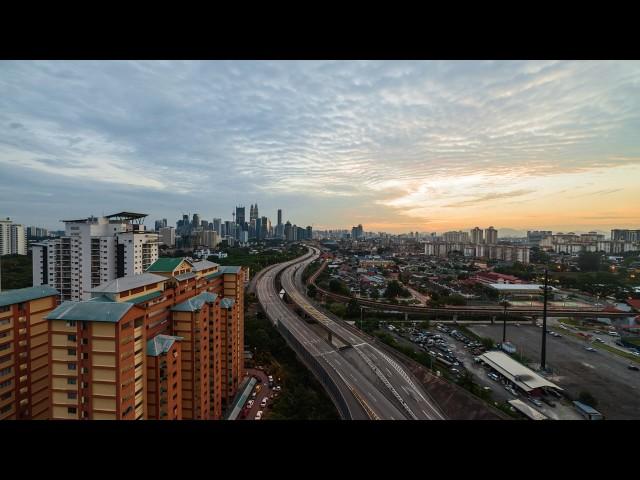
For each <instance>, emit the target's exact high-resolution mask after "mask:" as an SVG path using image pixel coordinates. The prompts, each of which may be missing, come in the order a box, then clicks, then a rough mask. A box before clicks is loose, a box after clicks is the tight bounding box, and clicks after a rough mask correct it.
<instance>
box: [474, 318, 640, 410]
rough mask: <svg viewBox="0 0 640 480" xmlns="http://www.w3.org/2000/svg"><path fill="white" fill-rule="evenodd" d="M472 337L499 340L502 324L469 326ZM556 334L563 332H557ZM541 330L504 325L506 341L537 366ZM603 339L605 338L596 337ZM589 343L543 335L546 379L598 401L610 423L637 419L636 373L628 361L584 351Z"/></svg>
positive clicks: (639, 387)
mask: <svg viewBox="0 0 640 480" xmlns="http://www.w3.org/2000/svg"><path fill="white" fill-rule="evenodd" d="M469 328H470V329H471V331H473V332H474V333H475V334H476V335H479V336H481V337H489V338H491V339H493V340H494V341H495V342H500V341H502V325H474V326H472V327H469ZM557 332H558V333H561V334H562V332H563V330H560V329H558V330H557ZM541 334H542V332H541V329H540V328H538V327H535V326H532V325H529V324H521V325H520V326H519V327H515V326H511V325H509V326H507V340H508V341H509V342H511V343H513V344H514V345H515V346H516V347H517V349H518V352H519V353H521V354H522V355H524V356H525V357H526V358H528V359H529V360H531V361H532V363H534V364H539V363H540V346H541ZM599 336H601V337H603V340H604V337H605V335H599ZM586 346H589V343H588V342H586V341H583V340H578V339H576V338H574V337H572V336H570V335H567V334H564V335H562V336H561V337H554V336H551V335H547V365H548V367H550V368H551V369H552V371H553V375H551V376H549V377H548V378H549V380H550V381H552V382H554V383H556V384H558V385H559V386H560V387H562V388H563V389H565V390H566V391H567V392H568V393H569V394H570V395H571V396H572V397H574V398H577V397H578V395H579V394H580V392H582V391H588V392H589V393H591V395H593V396H594V397H595V398H596V400H597V401H598V405H597V406H596V409H597V410H599V411H600V412H602V413H603V414H604V415H605V418H607V419H610V420H621V419H638V418H639V417H640V414H639V413H638V398H640V372H638V371H634V370H630V369H629V368H628V365H629V364H630V363H631V362H630V361H629V360H626V359H624V358H621V357H619V356H617V355H615V354H613V353H610V352H607V351H604V350H598V349H593V351H588V350H586V349H585V347H586Z"/></svg>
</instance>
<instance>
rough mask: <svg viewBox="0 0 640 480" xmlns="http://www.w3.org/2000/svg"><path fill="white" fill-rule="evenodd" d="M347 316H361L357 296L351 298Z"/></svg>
mask: <svg viewBox="0 0 640 480" xmlns="http://www.w3.org/2000/svg"><path fill="white" fill-rule="evenodd" d="M346 316H347V318H358V317H359V316H360V305H358V301H357V300H356V299H355V298H352V299H351V300H349V303H348V304H347V312H346Z"/></svg>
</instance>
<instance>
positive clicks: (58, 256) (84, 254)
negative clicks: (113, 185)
mask: <svg viewBox="0 0 640 480" xmlns="http://www.w3.org/2000/svg"><path fill="white" fill-rule="evenodd" d="M145 217H146V215H145V214H139V213H131V212H121V213H116V214H113V215H109V216H106V217H93V216H92V217H89V218H86V219H81V220H65V221H64V223H65V235H64V236H63V237H60V238H56V239H52V240H47V241H44V242H42V243H37V244H34V245H33V285H34V286H37V285H49V286H51V287H53V288H55V289H56V290H58V292H60V299H61V300H63V301H64V300H76V301H77V300H89V299H90V298H91V294H90V291H91V290H92V289H93V288H95V287H97V286H98V285H100V284H103V283H106V282H109V281H111V280H114V279H116V278H120V277H124V276H126V275H135V274H141V273H143V272H144V271H145V270H146V269H147V267H149V265H151V264H152V263H153V262H155V261H156V260H157V259H158V234H157V233H147V232H146V231H145V228H144V225H143V224H142V220H143V219H144V218H145Z"/></svg>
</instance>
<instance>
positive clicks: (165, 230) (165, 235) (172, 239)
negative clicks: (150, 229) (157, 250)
mask: <svg viewBox="0 0 640 480" xmlns="http://www.w3.org/2000/svg"><path fill="white" fill-rule="evenodd" d="M160 243H163V244H164V245H167V246H168V247H175V245H176V229H175V228H173V227H162V228H161V229H160Z"/></svg>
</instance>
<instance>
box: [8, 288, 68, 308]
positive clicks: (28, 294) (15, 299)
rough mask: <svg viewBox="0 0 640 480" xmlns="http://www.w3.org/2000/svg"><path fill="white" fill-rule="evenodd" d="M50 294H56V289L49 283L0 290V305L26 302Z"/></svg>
mask: <svg viewBox="0 0 640 480" xmlns="http://www.w3.org/2000/svg"><path fill="white" fill-rule="evenodd" d="M51 295H58V291H57V290H56V289H55V288H53V287H50V286H49V285H39V286H37V287H27V288H18V289H16V290H6V291H4V292H0V307H5V306H7V305H13V304H14V303H22V302H28V301H29V300H35V299H37V298H44V297H50V296H51Z"/></svg>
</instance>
